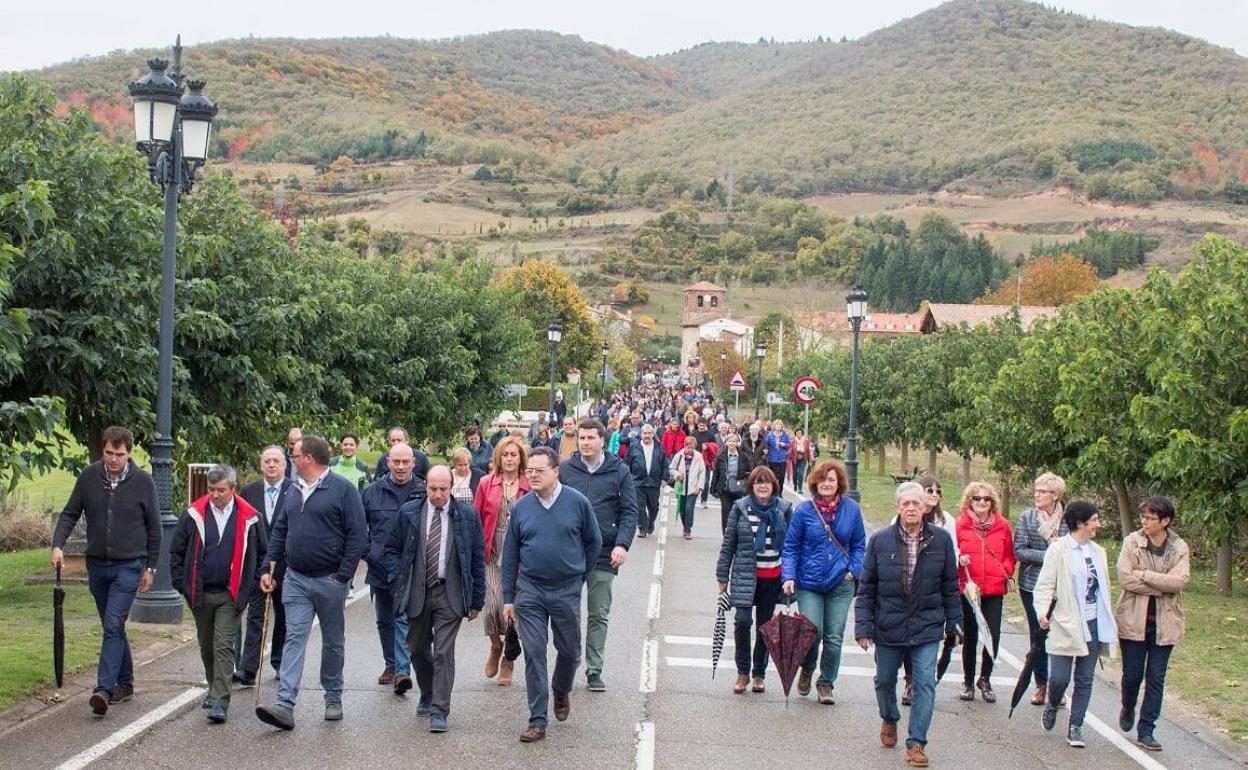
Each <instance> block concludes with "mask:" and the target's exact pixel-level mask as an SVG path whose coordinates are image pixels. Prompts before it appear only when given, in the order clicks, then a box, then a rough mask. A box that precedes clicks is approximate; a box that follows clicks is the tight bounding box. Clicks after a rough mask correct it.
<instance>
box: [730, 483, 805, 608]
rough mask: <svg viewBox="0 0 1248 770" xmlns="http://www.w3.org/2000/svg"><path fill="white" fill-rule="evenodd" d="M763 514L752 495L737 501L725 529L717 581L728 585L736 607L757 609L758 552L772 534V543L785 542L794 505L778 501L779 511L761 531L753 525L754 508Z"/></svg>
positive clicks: (776, 511)
mask: <svg viewBox="0 0 1248 770" xmlns="http://www.w3.org/2000/svg"><path fill="white" fill-rule="evenodd" d="M751 508H753V509H754V510H755V513H756V515H757V514H758V513H760V511H759V510H758V503H757V502H756V501H755V500H754V497H753V496H752V495H746V496H745V497H742V498H741V499H739V500H737V501H736V502H735V503H733V505H732V509H731V510H730V511H728V523H727V525H726V526H725V527H724V541H723V542H722V543H721V544H720V546H719V561H718V562H716V564H715V579H716V580H717V581H719V582H720V583H727V584H728V594H729V596H730V598H731V599H732V606H733V607H753V606H754V590H755V589H756V588H757V587H758V558H757V557H758V552H759V551H760V550H762V549H763V546H764V545H765V544H766V542H767V532H768V530H770V531H771V542H772V543H784V541H785V533H786V532H787V529H788V523H789V519H790V518H791V516H792V513H793V506H792V505H791V504H790V503H789V501H788V500H785V499H784V498H779V499H777V500H776V507H775V510H773V511H771V517H770V518H769V519H768V520H767V521H761V519H762V517H761V516H759V519H760V523H759V527H758V531H754V529H753V527H751V526H750V509H751Z"/></svg>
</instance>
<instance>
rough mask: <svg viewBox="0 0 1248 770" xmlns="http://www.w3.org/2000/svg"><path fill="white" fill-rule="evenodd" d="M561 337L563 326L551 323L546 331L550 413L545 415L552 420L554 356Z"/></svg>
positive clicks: (554, 322) (556, 322)
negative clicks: (548, 346) (548, 351)
mask: <svg viewBox="0 0 1248 770" xmlns="http://www.w3.org/2000/svg"><path fill="white" fill-rule="evenodd" d="M562 337H563V326H562V325H560V323H559V322H558V321H553V322H551V324H550V326H549V327H547V329H546V339H548V340H550V411H548V412H547V414H549V415H551V417H549V418H547V419H554V414H555V354H556V353H557V352H558V351H559V340H560V339H562Z"/></svg>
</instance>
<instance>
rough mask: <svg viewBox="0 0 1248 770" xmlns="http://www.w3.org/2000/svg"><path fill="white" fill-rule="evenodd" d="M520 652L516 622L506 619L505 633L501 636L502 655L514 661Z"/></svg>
mask: <svg viewBox="0 0 1248 770" xmlns="http://www.w3.org/2000/svg"><path fill="white" fill-rule="evenodd" d="M521 652H522V650H521V649H520V634H518V633H516V622H515V621H514V620H511V621H508V622H507V633H506V635H505V636H504V637H503V657H504V658H506V659H507V660H509V661H511V662H512V663H515V662H516V658H518V657H520V653H521Z"/></svg>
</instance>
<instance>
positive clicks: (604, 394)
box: [598, 342, 611, 401]
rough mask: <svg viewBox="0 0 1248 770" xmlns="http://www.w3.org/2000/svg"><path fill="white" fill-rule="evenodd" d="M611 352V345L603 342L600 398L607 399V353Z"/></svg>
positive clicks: (601, 399) (600, 399)
mask: <svg viewBox="0 0 1248 770" xmlns="http://www.w3.org/2000/svg"><path fill="white" fill-rule="evenodd" d="M610 352H611V346H610V345H608V344H607V343H605V342H604V343H602V385H600V386H599V388H598V400H599V401H606V400H607V354H608V353H610Z"/></svg>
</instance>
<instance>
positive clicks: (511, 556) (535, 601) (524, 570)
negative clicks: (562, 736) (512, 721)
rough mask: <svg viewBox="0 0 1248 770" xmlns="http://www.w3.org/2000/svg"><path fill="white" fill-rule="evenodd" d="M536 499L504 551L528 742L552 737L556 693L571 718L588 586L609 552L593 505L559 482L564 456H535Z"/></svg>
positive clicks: (522, 503) (513, 524)
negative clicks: (520, 651)
mask: <svg viewBox="0 0 1248 770" xmlns="http://www.w3.org/2000/svg"><path fill="white" fill-rule="evenodd" d="M525 473H526V474H527V475H528V478H529V484H530V485H531V487H532V492H533V494H529V495H525V496H524V497H522V498H520V499H519V500H518V501H517V502H516V505H515V508H513V509H512V511H511V520H510V521H509V522H508V525H507V536H506V539H505V540H504V546H503V563H502V582H503V619H504V620H505V621H508V622H511V621H514V622H515V623H516V624H517V627H518V629H519V632H520V641H521V644H522V647H523V648H524V669H525V670H524V680H525V687H526V689H527V691H528V698H529V726H528V728H527V729H526V730H525V731H524V732H522V733H520V741H521V742H522V743H533V742H535V741H540V740H542V739H543V738H545V737H546V726H547V722H548V720H547V705H548V701H549V698H550V691H551V690H553V691H554V695H555V708H554V711H555V719H557V720H559V721H560V722H563V721H565V720H567V718H568V714H569V713H570V711H571V701H570V698H569V693H570V692H571V691H572V683H573V680H574V678H575V676H576V667H577V665H579V663H580V654H581V617H580V615H581V586H582V585H584V584H585V581H586V580H587V578H588V577H589V572H590V570H592V569H593V568H594V563H595V561H596V560H597V558H598V554H599V551H600V549H601V548H602V533H601V532H600V531H599V530H598V520H597V518H595V516H594V509H593V506H591V505H590V503H589V500H588V499H586V497H585V496H584V495H582V494H581V493H580V492H577V491H576V490H575V489H571V488H569V487H565V486H563V485H562V484H560V483H559V457H558V455H556V454H555V451H554V450H553V449H551V448H549V447H538V448H537V449H534V450H533V452H532V453H531V454H530V455H529V461H528V467H527V468H526V469H525ZM551 634H553V636H554V643H555V652H556V653H557V655H556V658H555V675H554V677H553V679H551V680H550V683H549V687H548V685H547V676H546V655H547V651H546V646H547V643H548V637H549V636H550V635H551Z"/></svg>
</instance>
